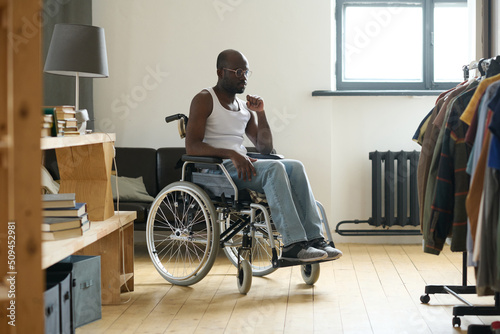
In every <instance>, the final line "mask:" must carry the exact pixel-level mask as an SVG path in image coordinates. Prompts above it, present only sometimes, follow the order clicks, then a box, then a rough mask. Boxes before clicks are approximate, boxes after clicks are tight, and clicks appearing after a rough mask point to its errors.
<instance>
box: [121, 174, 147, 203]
mask: <svg viewBox="0 0 500 334" xmlns="http://www.w3.org/2000/svg"><path fill="white" fill-rule="evenodd" d="M117 183H118V194H119V196H120V201H127V202H147V203H151V202H153V201H154V197H152V196H150V195H149V194H148V192H147V190H146V187H145V186H144V182H143V181H142V176H139V177H137V178H132V177H126V176H118V177H117V176H114V175H111V190H112V192H113V200H116V197H117V195H116V184H117Z"/></svg>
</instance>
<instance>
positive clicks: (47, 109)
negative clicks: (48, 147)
mask: <svg viewBox="0 0 500 334" xmlns="http://www.w3.org/2000/svg"><path fill="white" fill-rule="evenodd" d="M42 110H43V115H44V119H45V118H46V117H47V115H50V119H52V126H51V136H52V137H57V136H58V135H59V136H62V134H59V133H58V127H57V120H56V112H55V110H54V108H53V107H42ZM48 119H49V117H47V120H48Z"/></svg>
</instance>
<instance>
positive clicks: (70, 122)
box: [65, 118, 78, 129]
mask: <svg viewBox="0 0 500 334" xmlns="http://www.w3.org/2000/svg"><path fill="white" fill-rule="evenodd" d="M77 126H78V121H77V120H76V118H68V119H66V125H65V128H75V129H76V128H77Z"/></svg>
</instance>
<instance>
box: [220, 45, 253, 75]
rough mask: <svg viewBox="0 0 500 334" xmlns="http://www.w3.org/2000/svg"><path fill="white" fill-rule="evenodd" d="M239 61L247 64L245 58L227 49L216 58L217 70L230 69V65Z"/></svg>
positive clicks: (237, 52)
mask: <svg viewBox="0 0 500 334" xmlns="http://www.w3.org/2000/svg"><path fill="white" fill-rule="evenodd" d="M241 61H245V62H247V60H246V58H245V56H244V55H243V54H242V53H241V52H239V51H236V50H232V49H228V50H224V51H222V52H221V53H219V56H218V57H217V64H216V66H217V69H218V70H220V69H222V68H227V67H230V64H234V63H240V62H241Z"/></svg>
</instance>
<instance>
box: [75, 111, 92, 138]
mask: <svg viewBox="0 0 500 334" xmlns="http://www.w3.org/2000/svg"><path fill="white" fill-rule="evenodd" d="M75 117H76V126H77V127H78V132H80V134H81V135H84V134H86V132H87V121H88V120H89V113H88V111H87V109H82V110H77V111H76V113H75Z"/></svg>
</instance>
